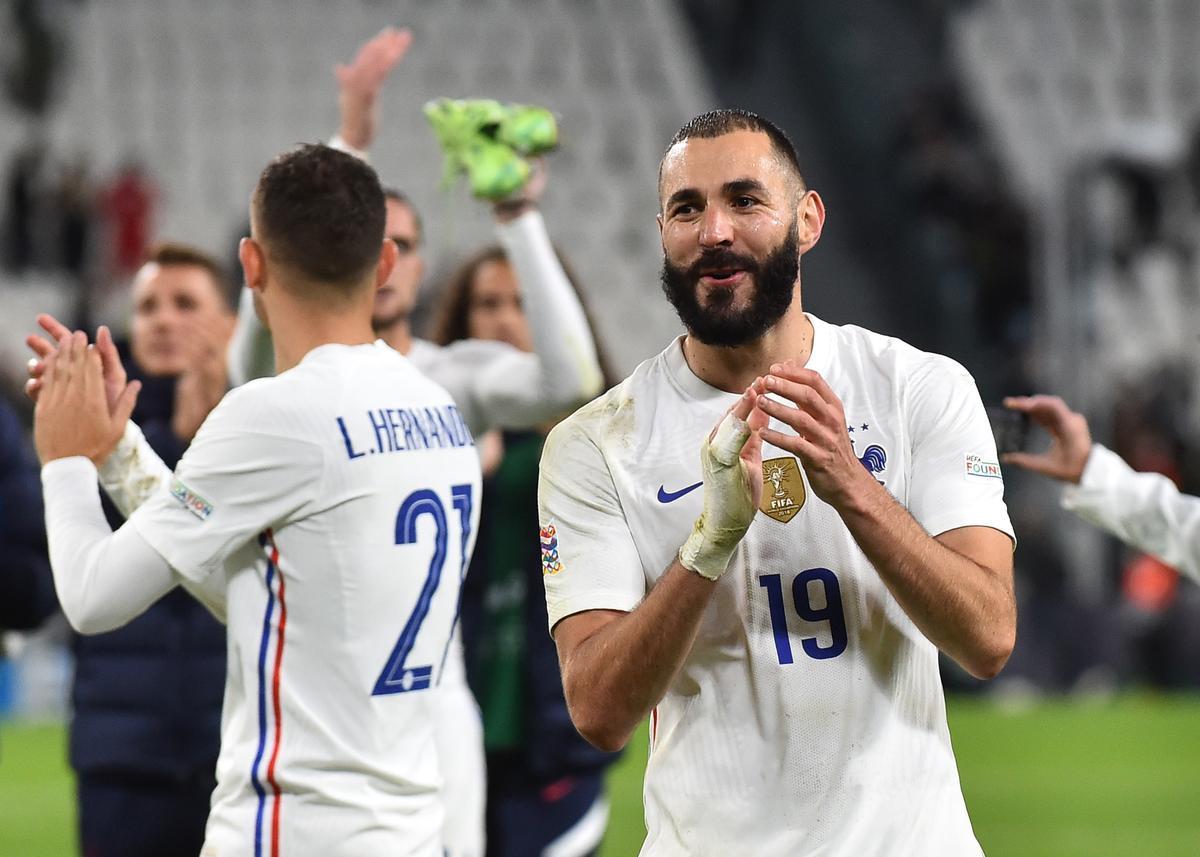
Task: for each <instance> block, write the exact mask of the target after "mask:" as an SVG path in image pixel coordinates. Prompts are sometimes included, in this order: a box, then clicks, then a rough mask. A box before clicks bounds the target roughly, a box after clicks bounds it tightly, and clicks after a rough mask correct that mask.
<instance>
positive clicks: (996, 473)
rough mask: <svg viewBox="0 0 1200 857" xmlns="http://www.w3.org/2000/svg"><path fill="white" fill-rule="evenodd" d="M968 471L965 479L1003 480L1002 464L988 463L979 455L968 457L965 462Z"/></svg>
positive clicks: (965, 473)
mask: <svg viewBox="0 0 1200 857" xmlns="http://www.w3.org/2000/svg"><path fill="white" fill-rule="evenodd" d="M965 463H966V470H965V472H964V473H963V478H964V479H1003V478H1004V477H1003V476H1002V475H1001V474H1000V463H999V462H997V461H987V460H986V459H983V458H980V457H979V456H978V455H968V456H967V457H966V460H965Z"/></svg>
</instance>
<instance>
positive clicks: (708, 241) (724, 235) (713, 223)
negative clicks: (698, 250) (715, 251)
mask: <svg viewBox="0 0 1200 857" xmlns="http://www.w3.org/2000/svg"><path fill="white" fill-rule="evenodd" d="M732 242H733V221H732V220H731V219H730V217H729V214H728V213H727V212H725V211H724V210H723V209H722V208H721V206H719V205H710V206H708V207H707V208H706V209H705V210H704V213H703V214H702V215H701V216H700V244H701V246H703V247H719V246H721V245H723V244H730V243H732Z"/></svg>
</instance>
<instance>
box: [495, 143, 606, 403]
mask: <svg viewBox="0 0 1200 857" xmlns="http://www.w3.org/2000/svg"><path fill="white" fill-rule="evenodd" d="M545 180H546V173H545V169H544V167H541V166H539V167H537V168H536V170H535V174H534V176H533V178H531V179H530V182H529V184H528V185H527V186H526V187H525V188H524V189H523V190H522V192H521V196H520V200H519V201H518V206H519V207H518V208H517V209H513V208H511V207H510V206H511V205H512V204H513V201H508V202H504V203H500V204H498V205H496V206H495V211H496V236H497V238H499V239H500V244H501V245H502V246H503V247H504V250H505V252H506V253H507V254H508V258H509V261H510V263H511V264H512V266H513V271H514V272H515V273H516V279H517V284H518V286H519V287H520V289H521V297H522V307H523V308H524V310H525V316H526V318H528V320H529V330H530V333H531V335H532V339H533V353H534V356H535V357H536V358H537V360H536V362H534V363H531V362H529V361H525V362H523V363H518V362H517V361H513V364H512V367H511V373H512V374H509V373H508V372H505V371H502V369H501V368H500V367H498V368H497V369H496V371H494V372H493V373H490V374H491V376H492V377H491V378H490V382H491V383H492V384H494V385H499V386H498V387H495V388H494V389H496V393H495V397H496V399H497V400H503V401H505V402H514V401H516V402H519V403H520V406H521V407H522V408H523V409H524V410H525V411H527V412H529V413H530V418H529V420H530V423H536V422H541V421H543V420H546V419H550V418H552V417H554V416H557V415H559V414H561V413H562V412H563V411H565V410H567V409H569V408H572V407H575V406H577V405H579V404H581V403H582V402H585V401H587V400H589V399H592V398H594V397H595V396H597V395H598V394H599V393H600V390H601V387H602V386H603V378H602V376H601V372H600V361H599V358H598V357H597V354H596V343H595V340H594V339H593V337H592V331H591V328H590V327H589V325H588V322H587V317H586V316H585V315H584V312H583V306H582V305H581V304H580V303H579V298H578V297H577V296H576V294H575V289H574V288H572V286H571V282H570V280H569V279H567V274H566V271H564V270H563V266H562V263H561V262H560V261H559V259H558V254H557V253H555V251H554V246H553V245H552V244H551V243H550V235H549V233H548V232H547V230H546V223H545V221H544V220H543V219H542V215H541V213H540V212H539V211H538V210H537V208H536V205H537V201H538V199H539V198H540V197H541V194H542V191H543V188H544V185H545ZM514 210H515V211H517V212H519V213H517V215H516V216H515V217H513V216H512V212H513V211H514ZM505 368H507V367H505ZM497 422H499V421H497Z"/></svg>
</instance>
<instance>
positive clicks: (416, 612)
mask: <svg viewBox="0 0 1200 857" xmlns="http://www.w3.org/2000/svg"><path fill="white" fill-rule="evenodd" d="M450 494H451V497H452V498H453V500H454V508H455V509H456V510H457V511H458V513H459V517H460V519H461V524H462V535H461V544H462V555H463V570H464V571H465V568H466V561H467V550H466V545H467V539H468V537H469V535H470V528H471V486H470V485H455V486H454V487H452V488H451V489H450ZM422 515H429V516H430V517H432V518H433V521H434V524H435V525H436V531H435V533H434V546H433V558H432V559H430V560H429V573H428V574H427V575H426V576H425V583H424V584H423V585H422V586H421V593H420V595H418V596H417V603H416V605H415V606H414V607H413V611H412V613H411V614H410V615H409V617H408V621H407V622H405V623H404V630H403V631H401V632H400V639H399V640H397V641H396V645H395V647H394V648H393V649H392V653H391V655H389V656H388V660H387V664H386V665H385V666H384V668H383V672H381V673H380V674H379V678H378V679H376V680H375V689H374V690H373V691H371V695H372V696H382V695H385V694H389V693H408V692H409V691H414V690H426V689H427V688H428V687H429V685H430V682H431V681H432V679H433V665H432V664H424V665H421V666H407V665H406V664H405V661H406V660H408V656H409V653H411V652H412V648H413V645H414V644H415V643H416V641H417V634H418V633H419V632H420V630H421V623H422V622H424V621H425V617H426V616H427V615H428V614H429V605H430V604H431V603H432V601H433V596H434V593H435V592H437V588H438V584H439V583H441V581H442V566H444V565H445V564H446V543H447V539H448V536H449V533H448V530H449V527H448V526H447V522H446V508H445V506H443V505H442V501H441V499H440V498H439V497H438V495H437V494H436V493H434V492H433V491H431V490H430V489H428V488H423V489H421V490H419V491H414V492H413V493H411V494H409V495H408V497H406V498H405V500H404V502H403V503H401V504H400V511H399V512H397V513H396V544H398V545H411V544H414V543H415V542H416V541H417V521H418V520H419V519H420V518H421V516H422ZM460 574H461V572H460ZM460 580H461V577H460ZM455 618H456V620H457V616H456V617H455ZM452 633H453V628H452Z"/></svg>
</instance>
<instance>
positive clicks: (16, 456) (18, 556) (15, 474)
mask: <svg viewBox="0 0 1200 857" xmlns="http://www.w3.org/2000/svg"><path fill="white" fill-rule="evenodd" d="M57 607H58V601H57V599H56V598H55V596H54V579H53V578H52V577H51V576H50V561H49V558H48V557H47V556H46V525H45V521H44V519H43V517H42V481H41V477H40V476H39V473H38V463H37V458H36V457H35V456H34V453H33V448H32V445H31V444H30V442H29V438H28V436H27V435H26V432H25V428H24V426H22V425H21V421H20V420H19V419H18V418H17V413H16V411H15V410H14V409H13V407H12V406H11V405H10V404H9V403H8V402H7V401H5V400H4V399H3V398H0V629H4V628H10V629H14V630H21V631H24V630H30V629H32V628H36V627H37V626H38V625H40V624H41V622H42V620H43V619H45V618H46V617H47V616H49V615H50V614H51V613H53V612H54V611H55V609H57Z"/></svg>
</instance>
